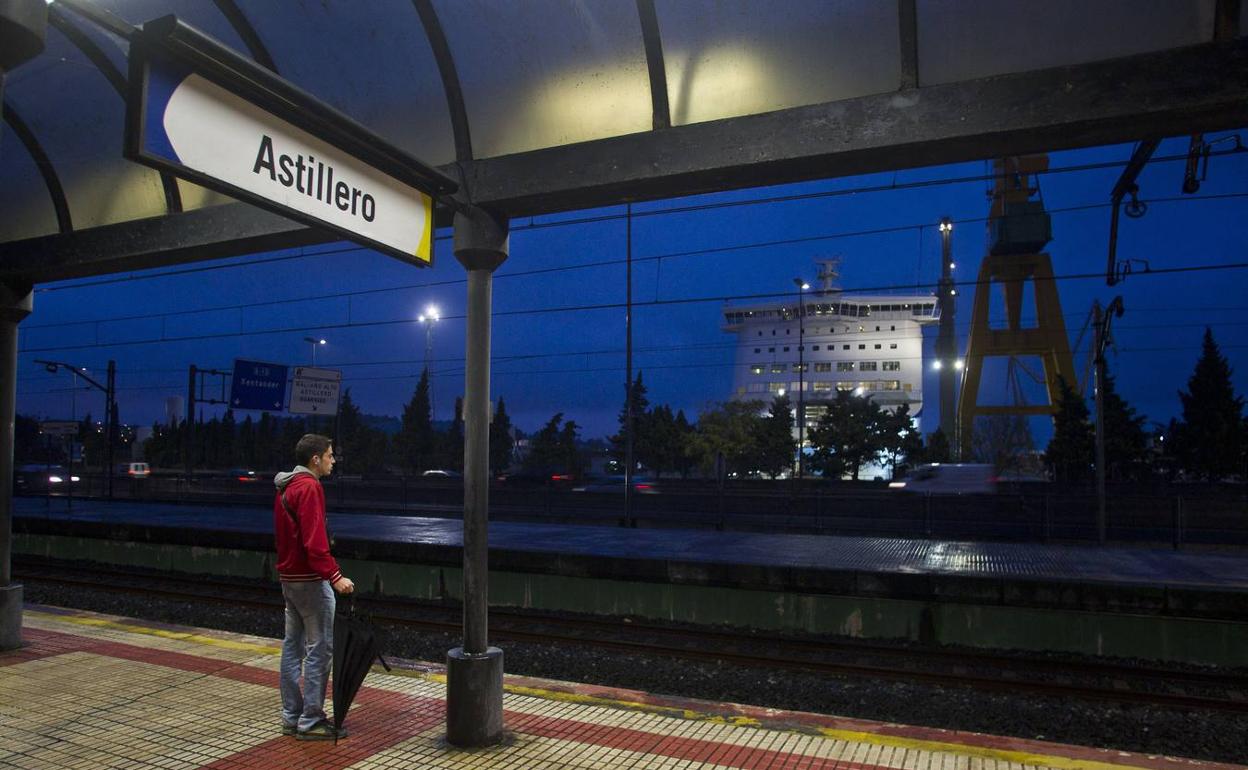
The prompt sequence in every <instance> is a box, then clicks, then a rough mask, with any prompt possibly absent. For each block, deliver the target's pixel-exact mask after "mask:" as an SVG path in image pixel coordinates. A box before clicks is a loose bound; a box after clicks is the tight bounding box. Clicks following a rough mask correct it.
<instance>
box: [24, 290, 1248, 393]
mask: <svg viewBox="0 0 1248 770" xmlns="http://www.w3.org/2000/svg"><path fill="white" fill-rule="evenodd" d="M1228 309H1235V310H1243V309H1248V306H1236V307H1235V308H1228ZM1136 310H1138V311H1140V312H1151V311H1153V310H1156V309H1155V308H1146V307H1141V308H1136ZM1062 315H1063V317H1065V318H1082V317H1083V316H1084V315H1086V313H1082V312H1081V313H1073V312H1069V313H1063V314H1062ZM1033 320H1034V319H1028V318H1023V319H1022V321H1023V325H1024V328H1026V327H1027V325H1028V324H1029V323H1030V322H1031V321H1033ZM811 323H812V325H813V324H815V323H820V321H818V320H817V319H816V320H815V321H812V322H811ZM1002 323H1004V319H990V321H989V324H990V326H994V327H995V326H998V325H1000V324H1002ZM970 325H971V322H970V321H965V322H959V323H958V324H957V326H958V327H959V328H962V329H965V328H969V327H970ZM1228 326H1233V327H1241V326H1248V321H1217V322H1213V321H1193V322H1189V323H1174V322H1171V323H1155V324H1118V325H1116V326H1115V327H1114V328H1115V329H1116V330H1122V331H1133V330H1145V329H1147V330H1157V329H1190V328H1202V327H1212V328H1225V327H1228ZM868 333H870V332H868ZM844 334H846V332H839V333H837V332H831V333H828V334H823V333H819V332H811V333H809V334H807V339H808V344H809V345H811V346H812V347H813V348H817V346H819V345H825V344H826V345H829V346H830V345H834V344H837V345H839V344H847V343H845V342H844V340H845V339H846V337H844V336H843V335H844ZM848 334H850V335H851V336H852V335H856V334H857V332H848ZM825 337H831V338H833V339H831V340H827V339H824V338H825ZM781 339H787V341H788V342H789V346H790V347H792V346H793V344H794V343H793V341H792V340H791V339H788V338H781V337H776V338H775V339H772V338H770V337H762V338H760V339H759V340H758V341H757V343H756V344H758V345H759V346H760V347H776V346H777V345H778V344H780V343H778V342H777V341H778V340H781ZM739 347H750V346H749V345H747V344H744V343H743V342H729V341H725V342H695V343H682V344H680V345H650V346H645V347H637V348H634V350H635V351H636V352H639V353H646V354H653V353H688V352H703V351H716V350H735V349H737V348H739ZM1078 347H1079V346H1075V349H1078ZM838 352H844V351H838ZM855 352H857V351H855ZM862 352H864V353H875V352H876V351H874V350H868V351H862ZM880 352H883V353H886V352H887V351H880ZM623 353H624V349H623V348H597V349H593V350H566V351H553V352H543V353H514V354H509V355H499V356H493V357H491V359H490V360H491V363H492V364H505V363H511V362H519V361H536V360H541V359H548V358H574V357H581V356H585V357H590V356H611V355H622V354H623ZM888 357H889V358H890V359H898V358H899V357H898V356H896V355H889V356H888ZM916 358H921V357H916V356H901V357H900V360H915V359H916ZM423 361H424V359H416V358H392V359H386V360H382V361H339V362H333V363H332V364H327V365H332V366H334V367H336V368H340V369H348V368H357V367H366V366H411V365H412V364H420V363H422V362H423ZM429 361H430V363H433V364H455V363H463V362H464V358H463V357H446V358H433V359H430V360H429ZM754 363H757V362H754ZM741 365H742V366H748V365H749V364H748V363H746V364H741ZM220 367H223V368H228V364H221V365H220ZM90 368H92V367H88V369H90ZM184 371H186V368H185V367H181V368H159V369H118V370H117V374H120V375H144V374H168V373H173V372H179V373H181V372H184ZM410 376H411V377H417V376H418V375H416V374H412V375H410ZM49 379H50V377H49V376H48V375H43V374H32V375H28V376H23V377H18V382H46V381H49ZM84 387H85V386H84Z"/></svg>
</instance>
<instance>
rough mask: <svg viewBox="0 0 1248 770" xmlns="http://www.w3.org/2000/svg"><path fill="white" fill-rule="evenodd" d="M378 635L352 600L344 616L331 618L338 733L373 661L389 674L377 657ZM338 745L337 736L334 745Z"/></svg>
mask: <svg viewBox="0 0 1248 770" xmlns="http://www.w3.org/2000/svg"><path fill="white" fill-rule="evenodd" d="M381 647H382V634H381V632H380V631H379V630H378V629H377V627H376V626H375V625H374V624H373V621H372V619H371V618H369V617H368V616H367V615H365V614H364V613H361V612H356V610H355V597H354V596H352V597H351V604H350V607H349V608H348V610H347V611H346V612H337V613H335V615H334V730H335V732H337V731H338V730H341V729H342V723H343V721H344V720H345V719H346V718H347V709H349V708H351V701H353V700H354V699H355V696H356V693H358V692H359V691H360V686H361V685H363V684H364V677H365V676H367V675H368V670H369V669H370V668H372V666H373V661H374V660H376V661H378V662H380V663H381V665H383V666H385V667H386V670H387V671H389V670H390V666H389V665H388V664H387V663H386V661H385V660H384V659H383V658H382V657H381ZM337 742H338V738H337V736H335V737H334V743H337Z"/></svg>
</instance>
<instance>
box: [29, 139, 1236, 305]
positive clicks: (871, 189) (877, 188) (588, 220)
mask: <svg viewBox="0 0 1248 770" xmlns="http://www.w3.org/2000/svg"><path fill="white" fill-rule="evenodd" d="M1245 152H1248V150H1245V149H1244V148H1242V147H1235V148H1231V149H1228V150H1222V151H1219V152H1216V153H1211V154H1210V157H1222V156H1225V155H1236V154H1243V153H1245ZM1186 160H1187V154H1186V153H1184V154H1182V155H1168V156H1164V157H1160V158H1153V159H1152V160H1151V161H1150V162H1151V163H1154V164H1156V163H1167V162H1175V161H1184V162H1186ZM1128 163H1129V161H1102V162H1099V163H1086V164H1078V165H1074V166H1061V167H1056V168H1050V169H1048V170H1046V171H1040V172H1036V174H1037V175H1052V174H1065V173H1078V172H1086V171H1097V170H1104V169H1109V168H1122V167H1125V166H1126V165H1127V164H1128ZM995 178H996V175H995V174H977V175H971V176H963V177H955V178H951V179H925V180H916V181H914V182H904V183H902V184H896V183H895V182H894V183H892V184H888V185H870V186H863V187H853V188H845V189H840V190H821V191H817V192H809V193H794V194H789V195H775V196H767V197H758V198H748V199H744V200H732V201H715V202H711V203H703V204H689V205H685V206H673V207H667V208H656V209H651V210H648V211H641V212H634V213H633V216H635V217H652V216H665V215H672V214H685V213H691V212H700V211H711V210H717V209H724V208H733V207H740V206H753V205H771V204H775V203H789V202H796V201H802V200H816V199H821V198H831V197H840V196H845V195H859V194H868V193H878V192H895V191H902V190H908V189H920V188H926V187H935V186H944V185H960V184H972V183H979V182H986V181H992V180H994V179H995ZM1218 197H1242V195H1232V196H1216V195H1214V196H1210V195H1204V196H1184V197H1177V198H1172V199H1171V198H1164V199H1163V198H1159V199H1153V200H1147V201H1146V202H1147V203H1161V202H1171V201H1186V200H1200V199H1216V198H1218ZM1112 205H1113V204H1109V203H1099V204H1094V205H1090V206H1087V207H1080V208H1107V207H1110V206H1112ZM1067 210H1077V209H1067ZM1060 211H1063V209H1053V210H1051V211H1050V213H1057V212H1060ZM624 218H625V214H624V213H612V214H603V215H596V216H593V217H582V218H577V219H564V220H555V221H550V222H541V223H537V222H534V221H532V218H530V223H529V224H528V225H519V226H513V227H512V229H511V232H513V233H516V232H525V231H528V230H540V229H548V228H553V227H569V226H575V225H582V224H595V223H601V222H610V221H620V220H623V219H624ZM959 221H960V222H977V221H986V218H976V219H962V220H959ZM930 226H932V225H930V224H926V225H908V226H905V227H903V228H900V230H902V231H904V230H908V229H913V228H916V227H930ZM888 231H898V230H897V229H890V230H888ZM833 237H848V236H833ZM450 239H451V236H449V235H441V236H435V240H436V241H447V240H450ZM352 251H371V249H368V248H366V247H362V246H349V247H343V248H339V249H333V250H328V251H315V252H306V251H305V250H304V249H301V253H299V254H291V255H281V256H274V257H268V258H260V259H249V260H247V261H238V262H229V263H225V264H216V265H199V266H195V267H188V268H178V269H174V270H166V271H161V272H158V273H145V274H142V275H130V276H124V277H109V278H99V279H94V280H90V281H80V282H77V283H72V284H63V285H60V286H44V287H38V288H36V289H35V291H36V293H43V292H51V291H64V290H67V289H76V288H86V287H91V286H102V285H107V284H111V283H119V282H125V281H136V280H151V279H157V278H163V277H169V276H176V275H186V274H190V273H200V272H207V271H212V270H228V269H234V268H239V267H248V266H253V265H260V264H266V263H271V262H281V261H289V260H293V259H303V258H305V257H309V256H318V255H323V254H341V253H347V252H352ZM655 258H659V259H661V258H662V257H650V258H645V259H655ZM237 259H242V258H237ZM645 259H643V260H639V261H645ZM617 261H618V260H617ZM501 275H514V274H510V273H503V274H501ZM501 275H500V276H499V277H501Z"/></svg>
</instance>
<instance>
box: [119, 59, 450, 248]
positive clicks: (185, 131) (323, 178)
mask: <svg viewBox="0 0 1248 770" xmlns="http://www.w3.org/2000/svg"><path fill="white" fill-rule="evenodd" d="M144 74H145V78H144V85H145V89H144V91H143V105H142V108H141V110H140V111H139V113H138V115H139V118H140V119H139V125H138V126H137V129H138V130H137V133H138V136H137V137H136V138H135V139H134V140H130V141H135V142H136V143H137V146H135V147H134V148H133V152H134V154H135V157H136V159H138V160H141V161H142V162H144V163H146V164H148V165H152V166H154V167H157V168H164V169H167V170H169V171H171V172H172V173H175V174H177V175H179V176H184V177H186V178H188V179H191V180H192V181H196V182H199V183H201V184H204V185H206V186H208V187H213V188H215V189H219V190H222V191H223V192H226V193H228V194H230V195H233V196H234V197H237V198H240V199H241V200H245V201H249V202H253V203H257V204H259V205H262V206H265V207H266V208H271V209H273V210H275V211H277V212H279V213H282V214H285V215H287V216H290V217H292V218H295V219H299V220H301V221H305V222H308V223H310V224H316V225H324V226H328V227H330V228H331V229H334V230H336V231H338V232H340V233H342V234H344V235H345V236H346V237H348V238H351V239H352V240H355V241H357V242H360V243H362V244H366V245H369V246H371V247H373V248H376V249H378V250H380V251H384V252H386V253H388V254H390V255H392V256H396V257H399V258H400V259H403V260H405V261H408V262H414V263H417V264H421V265H429V264H430V263H431V262H432V235H433V202H432V198H431V197H430V196H429V195H428V194H426V193H425V192H423V191H421V190H419V189H417V188H415V187H413V186H411V185H410V184H407V183H406V182H404V181H401V180H400V179H397V178H395V177H394V176H392V175H390V174H388V173H386V172H384V171H381V170H379V169H377V168H375V167H373V166H371V165H369V164H368V163H366V162H364V161H362V160H360V159H359V158H356V157H354V156H352V155H351V154H349V153H347V152H345V151H343V150H341V149H339V148H338V147H335V146H334V145H331V144H329V143H328V142H326V141H324V140H322V139H319V138H317V137H316V136H314V135H312V134H311V133H309V132H308V131H305V130H303V129H301V128H299V127H297V126H295V125H292V124H291V123H289V122H287V121H285V120H283V119H281V118H279V117H277V116H276V115H274V114H272V113H270V112H268V111H266V110H265V109H263V108H262V107H260V106H257V105H256V104H254V103H252V102H250V101H247V100H245V99H243V98H242V97H240V96H238V95H236V94H235V93H233V92H231V91H228V90H226V89H225V88H222V87H221V86H219V85H217V84H216V83H215V82H213V81H211V80H209V79H207V78H205V77H203V76H202V75H199V74H195V73H193V72H190V71H189V70H186V69H183V68H181V67H179V66H178V65H176V64H172V63H169V62H165V61H164V60H162V59H159V58H152V59H150V60H148V62H147V66H146V69H145V73H144ZM266 204H267V205H266Z"/></svg>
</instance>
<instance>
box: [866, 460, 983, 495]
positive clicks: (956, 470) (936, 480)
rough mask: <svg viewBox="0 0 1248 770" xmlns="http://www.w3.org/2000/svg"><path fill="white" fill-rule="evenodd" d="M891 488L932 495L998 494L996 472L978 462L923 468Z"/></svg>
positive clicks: (916, 469) (890, 484) (944, 464)
mask: <svg viewBox="0 0 1248 770" xmlns="http://www.w3.org/2000/svg"><path fill="white" fill-rule="evenodd" d="M888 486H889V488H890V489H896V490H900V491H902V492H921V493H924V494H931V495H966V494H992V493H994V492H996V491H997V475H996V470H995V469H994V468H993V467H992V466H991V465H981V464H978V463H932V464H930V465H920V466H919V467H917V468H915V469H914V470H913V471H911V472H910V474H909V475H907V476H906V477H905V478H903V479H899V480H897V481H893V482H891V483H889V485H888Z"/></svg>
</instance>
